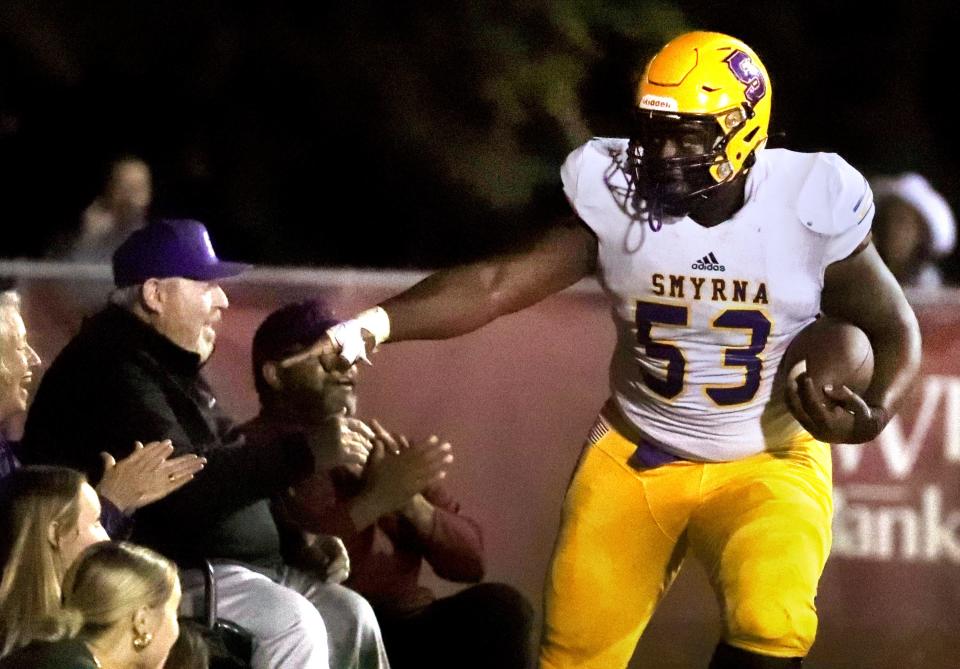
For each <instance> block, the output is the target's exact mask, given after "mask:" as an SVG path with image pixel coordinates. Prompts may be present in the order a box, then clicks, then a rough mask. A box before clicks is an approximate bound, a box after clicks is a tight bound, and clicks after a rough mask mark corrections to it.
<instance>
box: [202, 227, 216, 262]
mask: <svg viewBox="0 0 960 669" xmlns="http://www.w3.org/2000/svg"><path fill="white" fill-rule="evenodd" d="M203 250H204V252H205V253H206V254H207V257H208V258H216V257H217V254H216V252H215V251H214V250H213V243H212V242H211V241H210V233H209V232H207V230H206V228H204V230H203Z"/></svg>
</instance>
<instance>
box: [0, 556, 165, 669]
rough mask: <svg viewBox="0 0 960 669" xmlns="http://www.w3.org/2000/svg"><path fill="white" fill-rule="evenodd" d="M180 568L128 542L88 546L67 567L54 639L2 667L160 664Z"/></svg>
mask: <svg viewBox="0 0 960 669" xmlns="http://www.w3.org/2000/svg"><path fill="white" fill-rule="evenodd" d="M179 604H180V581H179V578H178V576H177V568H176V567H175V566H174V565H173V563H171V562H170V561H169V560H167V559H166V558H164V557H162V556H161V555H158V554H157V553H154V552H153V551H151V550H149V549H147V548H143V547H141V546H135V545H133V544H129V543H125V542H101V543H97V544H94V545H91V546H89V547H88V548H87V549H86V550H85V551H84V552H83V553H82V554H81V555H80V556H79V557H78V558H77V560H76V561H75V563H74V564H73V566H72V567H71V568H70V570H69V571H68V572H67V574H66V576H65V578H64V583H63V610H62V611H61V612H60V613H59V615H58V616H57V618H56V620H55V622H56V625H57V626H58V627H59V636H58V638H57V639H56V640H45V641H36V642H34V643H32V644H30V645H28V646H26V647H24V648H21V649H20V650H18V651H17V652H15V653H13V654H12V655H10V656H9V657H7V658H5V659H4V660H2V661H0V667H2V669H28V668H29V669H95V668H96V669H161V667H163V666H164V662H165V661H166V659H167V655H168V653H169V652H170V648H171V646H173V644H174V642H175V641H176V639H177V635H178V634H179V631H180V627H179V624H178V622H177V606H178V605H179Z"/></svg>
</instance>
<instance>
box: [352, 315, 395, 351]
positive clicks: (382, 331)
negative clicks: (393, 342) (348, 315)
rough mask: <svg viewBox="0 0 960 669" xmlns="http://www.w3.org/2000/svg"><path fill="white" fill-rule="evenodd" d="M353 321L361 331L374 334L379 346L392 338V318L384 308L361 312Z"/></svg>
mask: <svg viewBox="0 0 960 669" xmlns="http://www.w3.org/2000/svg"><path fill="white" fill-rule="evenodd" d="M351 320H352V321H354V322H356V323H357V324H358V325H359V326H360V327H361V329H363V330H366V331H367V332H369V333H370V334H372V335H373V339H374V341H375V342H376V343H377V346H379V345H380V344H382V343H383V342H385V341H387V339H389V338H390V317H389V316H388V315H387V312H386V311H384V310H383V307H373V308H372V309H367V310H366V311H361V312H360V313H359V314H357V315H356V316H354V317H353V318H352V319H351Z"/></svg>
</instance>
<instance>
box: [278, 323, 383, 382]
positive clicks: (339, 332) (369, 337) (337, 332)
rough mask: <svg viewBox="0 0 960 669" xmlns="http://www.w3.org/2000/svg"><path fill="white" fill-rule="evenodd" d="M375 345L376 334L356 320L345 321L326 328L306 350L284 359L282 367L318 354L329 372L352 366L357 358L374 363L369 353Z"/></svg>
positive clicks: (322, 364)
mask: <svg viewBox="0 0 960 669" xmlns="http://www.w3.org/2000/svg"><path fill="white" fill-rule="evenodd" d="M375 348H376V339H375V338H374V336H373V334H371V333H370V332H368V331H367V330H364V329H362V328H361V327H360V326H359V325H357V324H356V323H355V322H354V321H345V322H343V323H338V324H337V325H334V326H333V327H332V328H330V329H329V330H327V331H326V332H325V333H324V334H323V336H321V337H320V339H318V340H317V342H316V343H315V344H314V345H313V346H311V347H310V348H308V349H307V350H305V351H302V352H300V353H297V354H296V355H291V356H290V357H289V358H284V359H283V360H281V361H280V366H281V367H289V366H290V365H295V364H297V363H298V362H302V361H303V360H306V359H308V358H310V357H313V356H316V357H317V358H319V359H320V364H321V366H323V368H324V369H325V370H326V371H328V372H332V371H333V370H335V369H340V370H343V369H346V368H349V367H352V366H353V365H354V364H356V362H357V360H363V361H364V362H365V363H367V364H368V365H369V364H372V363H371V362H370V354H371V353H372V352H373V351H374V349H375Z"/></svg>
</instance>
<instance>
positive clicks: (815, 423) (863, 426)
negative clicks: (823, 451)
mask: <svg viewBox="0 0 960 669" xmlns="http://www.w3.org/2000/svg"><path fill="white" fill-rule="evenodd" d="M787 406H789V407H790V411H791V413H793V415H794V417H795V418H796V419H797V421H799V423H800V424H801V425H803V427H804V428H805V429H806V430H807V432H809V433H810V434H811V435H813V436H814V437H815V438H817V439H819V440H820V441H825V442H827V443H830V444H862V443H864V442H867V441H870V440H872V439H874V438H876V436H877V435H878V434H880V432H881V431H882V430H883V428H884V427H886V424H887V423H888V422H889V416H888V414H887V412H886V411H885V410H884V409H883V408H882V407H872V406H870V405H869V404H867V403H866V402H865V401H864V399H863V398H862V397H860V395H858V394H857V393H855V392H853V391H852V390H850V389H849V388H847V387H846V386H840V387H839V388H834V387H833V386H829V385H828V386H823V387H822V388H818V387H817V385H816V384H815V383H814V382H813V379H812V378H810V375H809V374H807V373H806V372H802V373H801V374H799V375H798V376H797V377H796V379H795V380H794V381H789V382H788V383H787Z"/></svg>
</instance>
